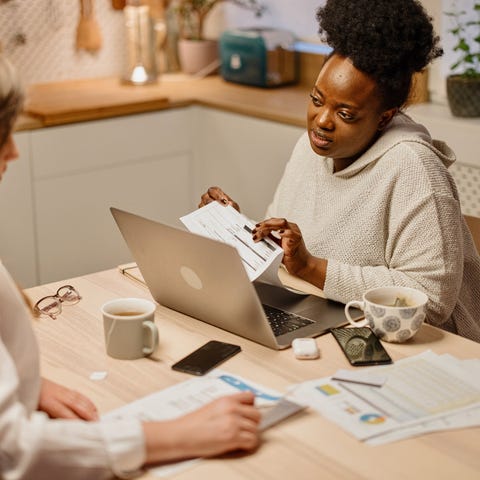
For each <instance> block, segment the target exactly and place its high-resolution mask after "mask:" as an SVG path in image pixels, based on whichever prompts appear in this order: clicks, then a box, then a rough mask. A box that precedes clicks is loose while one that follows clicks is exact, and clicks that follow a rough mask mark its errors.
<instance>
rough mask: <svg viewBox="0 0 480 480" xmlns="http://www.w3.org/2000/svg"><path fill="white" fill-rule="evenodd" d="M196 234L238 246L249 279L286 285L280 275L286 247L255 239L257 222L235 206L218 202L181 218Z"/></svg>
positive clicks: (269, 240) (268, 240)
mask: <svg viewBox="0 0 480 480" xmlns="http://www.w3.org/2000/svg"><path fill="white" fill-rule="evenodd" d="M180 220H181V221H182V222H183V224H184V225H185V226H186V227H187V228H188V230H190V231H191V232H193V233H196V234H198V235H203V236H204V237H209V238H212V239H214V240H218V241H220V242H223V243H227V244H229V245H231V246H233V247H235V248H236V249H237V252H238V254H239V255H240V258H241V259H242V263H243V265H244V267H245V270H246V272H247V274H248V278H249V279H250V281H252V282H253V281H254V280H259V281H261V282H264V283H270V284H272V285H278V286H283V284H282V282H281V281H280V280H279V278H278V268H279V266H280V264H281V263H282V258H283V250H282V248H281V247H280V246H279V245H277V244H276V243H275V242H274V241H273V240H271V239H270V238H265V239H263V240H261V241H260V242H254V241H253V240H252V230H253V229H254V228H255V223H254V222H253V221H252V220H250V219H248V218H247V217H246V216H245V215H242V214H241V213H239V212H237V210H235V209H234V208H233V207H232V206H230V205H228V206H223V205H220V203H218V202H211V203H209V204H208V205H206V206H204V207H202V208H199V209H198V210H195V211H193V212H192V213H190V214H188V215H185V216H183V217H181V218H180Z"/></svg>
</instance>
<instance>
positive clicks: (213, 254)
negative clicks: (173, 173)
mask: <svg viewBox="0 0 480 480" xmlns="http://www.w3.org/2000/svg"><path fill="white" fill-rule="evenodd" d="M110 210H111V212H112V215H113V217H114V219H115V221H116V222H117V225H118V228H119V229H120V231H121V233H122V235H123V238H124V239H125V242H126V243H127V245H128V247H129V249H130V251H131V253H132V256H133V258H134V259H135V261H136V262H137V265H138V267H139V269H140V271H141V273H142V275H143V278H144V279H145V282H146V284H147V286H148V288H149V289H150V292H151V294H152V296H153V298H154V299H155V300H156V301H157V302H158V303H159V304H161V305H163V306H165V307H168V308H171V309H173V310H176V311H178V312H182V313H184V314H186V315H189V316H191V317H194V318H197V319H198V320H202V321H204V322H206V323H209V324H211V325H215V326H216V327H219V328H222V329H223V330H227V331H229V332H232V333H234V334H236V335H240V336H242V337H245V338H248V339H250V340H252V341H254V342H257V343H260V344H262V345H265V346H267V347H270V348H274V349H283V348H287V347H289V346H290V345H291V343H292V340H293V339H294V338H298V337H314V336H317V335H320V334H322V333H325V332H327V331H329V329H330V328H332V327H338V326H340V325H343V324H345V323H346V320H345V315H344V310H343V308H344V306H343V305H342V304H340V303H337V302H333V301H331V300H326V299H323V298H319V297H316V296H314V295H304V294H297V293H294V292H292V291H289V290H286V289H284V288H281V287H275V286H272V285H267V284H265V283H258V282H255V283H251V282H250V280H249V279H248V276H247V273H246V272H245V269H244V266H243V264H242V261H241V259H240V256H239V255H238V253H237V251H236V250H235V248H234V247H232V246H230V245H227V244H225V243H221V242H218V241H215V240H212V239H209V238H205V237H202V236H199V235H196V234H194V233H191V232H188V231H185V230H181V229H178V228H175V227H171V226H168V225H164V224H162V223H159V222H155V221H153V220H148V219H146V218H143V217H140V216H138V215H134V214H132V213H128V212H125V211H122V210H118V209H116V208H111V209H110ZM267 316H268V318H267Z"/></svg>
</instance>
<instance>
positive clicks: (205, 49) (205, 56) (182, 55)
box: [178, 39, 219, 74]
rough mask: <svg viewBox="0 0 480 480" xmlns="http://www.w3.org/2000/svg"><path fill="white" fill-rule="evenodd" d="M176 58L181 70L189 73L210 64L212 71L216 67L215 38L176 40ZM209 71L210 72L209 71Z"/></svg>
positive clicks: (198, 70) (216, 49) (217, 57)
mask: <svg viewBox="0 0 480 480" xmlns="http://www.w3.org/2000/svg"><path fill="white" fill-rule="evenodd" d="M178 58H179V61H180V66H181V68H182V71H183V72H185V73H189V74H195V73H198V72H200V71H201V70H203V69H206V67H208V66H210V65H212V72H213V71H214V70H216V68H215V67H218V64H216V62H218V59H219V55H218V42H217V41H216V40H186V39H181V40H179V41H178ZM209 73H210V72H209Z"/></svg>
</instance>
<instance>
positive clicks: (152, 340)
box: [143, 320, 158, 356]
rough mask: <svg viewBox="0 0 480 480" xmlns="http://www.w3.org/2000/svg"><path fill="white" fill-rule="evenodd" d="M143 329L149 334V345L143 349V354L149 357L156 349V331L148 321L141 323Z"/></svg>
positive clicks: (155, 327) (153, 325)
mask: <svg viewBox="0 0 480 480" xmlns="http://www.w3.org/2000/svg"><path fill="white" fill-rule="evenodd" d="M143 328H144V329H147V330H148V332H149V335H148V337H149V342H148V343H149V344H148V345H145V346H144V347H143V354H144V355H145V356H147V355H151V354H152V353H153V352H154V351H155V348H157V345H158V329H157V326H156V325H155V324H154V323H153V322H152V321H150V320H147V321H145V322H143Z"/></svg>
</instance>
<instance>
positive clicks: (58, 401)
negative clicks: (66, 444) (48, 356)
mask: <svg viewBox="0 0 480 480" xmlns="http://www.w3.org/2000/svg"><path fill="white" fill-rule="evenodd" d="M41 380H42V385H41V388H40V398H39V401H38V410H41V411H42V412H45V413H46V414H47V415H48V416H49V417H51V418H66V419H82V420H87V421H96V420H98V411H97V407H96V406H95V405H94V404H93V402H91V401H90V400H89V399H88V398H87V397H86V396H85V395H82V394H81V393H79V392H76V391H75V390H71V389H70V388H67V387H64V386H62V385H59V384H58V383H55V382H52V381H51V380H47V379H46V378H42V379H41Z"/></svg>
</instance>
